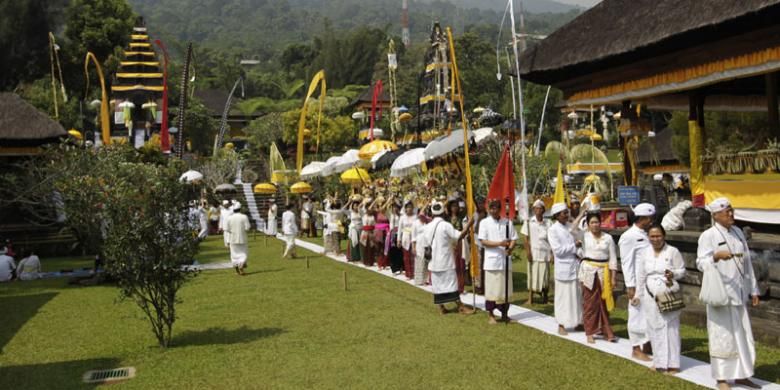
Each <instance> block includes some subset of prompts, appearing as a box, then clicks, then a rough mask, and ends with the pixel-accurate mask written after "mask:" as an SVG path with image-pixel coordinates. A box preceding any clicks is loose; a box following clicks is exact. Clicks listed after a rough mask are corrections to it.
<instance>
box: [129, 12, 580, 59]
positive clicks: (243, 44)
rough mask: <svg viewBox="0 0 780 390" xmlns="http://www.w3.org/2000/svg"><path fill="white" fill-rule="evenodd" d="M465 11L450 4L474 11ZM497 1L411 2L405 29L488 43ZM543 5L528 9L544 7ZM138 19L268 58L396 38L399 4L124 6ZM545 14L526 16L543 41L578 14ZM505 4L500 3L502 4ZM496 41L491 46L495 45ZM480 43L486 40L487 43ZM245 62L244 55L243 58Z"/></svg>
mask: <svg viewBox="0 0 780 390" xmlns="http://www.w3.org/2000/svg"><path fill="white" fill-rule="evenodd" d="M477 2H480V3H481V4H482V5H480V8H464V7H463V6H456V5H455V4H454V3H458V4H461V5H463V4H465V5H474V4H477ZM502 2H503V0H484V1H483V0H451V1H442V0H425V1H410V2H409V3H410V5H409V24H410V29H411V32H412V39H413V42H423V41H424V40H425V39H426V38H427V34H428V32H429V31H430V26H431V23H432V22H433V21H437V20H438V21H440V22H441V23H442V24H444V25H449V26H452V27H453V28H454V30H455V32H456V34H457V33H459V32H461V31H463V30H466V29H468V28H470V27H475V26H480V27H479V30H480V31H482V32H483V34H484V35H491V33H492V31H493V30H494V29H496V28H497V26H498V24H499V22H500V21H501V16H502V13H503V7H502V6H500V4H498V3H502ZM545 2H546V0H533V1H529V2H528V3H529V4H528V5H529V6H530V5H531V4H536V5H538V4H543V3H545ZM129 3H130V4H131V5H132V6H133V8H134V9H135V11H136V12H138V13H139V14H141V15H143V16H144V17H145V18H146V20H147V25H148V27H149V28H150V31H151V32H152V33H153V34H155V33H156V34H158V35H159V36H163V37H165V38H167V39H169V40H172V41H179V42H183V41H194V42H197V43H200V44H203V45H205V46H209V47H212V48H222V49H228V48H230V49H233V50H236V49H238V50H242V51H247V52H249V53H251V54H252V55H257V56H261V57H265V56H270V55H272V54H273V53H274V52H278V50H279V49H280V48H283V47H285V46H286V45H288V44H290V43H294V42H302V41H309V40H310V39H311V38H313V37H316V36H318V34H321V33H322V31H324V30H325V26H326V24H329V25H330V27H331V28H332V29H335V30H351V29H353V28H355V27H358V26H368V27H376V28H379V29H382V30H385V31H386V32H387V33H388V34H391V35H398V36H400V34H401V26H400V19H401V0H129ZM548 3H549V4H548V5H551V6H550V7H548V8H543V7H540V8H534V9H538V10H541V9H553V10H568V12H567V13H565V14H554V13H541V14H530V13H529V14H527V15H526V23H527V25H528V30H529V32H534V33H539V34H546V33H549V32H551V31H553V30H555V29H556V28H558V27H560V26H561V25H563V24H564V23H566V22H568V21H569V20H571V19H573V18H574V17H575V16H576V15H577V14H579V12H581V9H579V8H574V7H571V6H566V5H563V4H559V3H554V2H552V1H550V2H548ZM504 4H506V3H504ZM494 37H495V36H493V38H490V39H495V38H494ZM486 38H487V36H486ZM247 54H248V53H247Z"/></svg>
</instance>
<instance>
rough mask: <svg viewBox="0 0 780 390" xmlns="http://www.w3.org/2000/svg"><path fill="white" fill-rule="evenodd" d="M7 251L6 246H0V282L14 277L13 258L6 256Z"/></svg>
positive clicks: (8, 280) (14, 265)
mask: <svg viewBox="0 0 780 390" xmlns="http://www.w3.org/2000/svg"><path fill="white" fill-rule="evenodd" d="M7 253H8V251H7V249H6V247H5V246H0V283H2V282H10V281H11V279H13V278H14V270H16V263H15V262H14V258H13V257H11V256H8V255H7Z"/></svg>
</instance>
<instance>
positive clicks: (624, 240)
mask: <svg viewBox="0 0 780 390" xmlns="http://www.w3.org/2000/svg"><path fill="white" fill-rule="evenodd" d="M648 245H650V241H649V240H648V238H647V232H645V231H644V230H642V229H640V228H639V227H637V226H636V225H633V226H631V227H630V228H628V230H626V231H625V232H624V233H623V234H622V235H621V236H620V240H618V246H619V247H620V267H621V269H622V270H623V282H624V283H625V285H626V287H628V288H634V287H636V280H637V269H638V267H641V266H642V264H641V261H642V260H641V259H639V256H637V254H638V253H639V251H640V250H642V249H644V248H645V247H647V246H648Z"/></svg>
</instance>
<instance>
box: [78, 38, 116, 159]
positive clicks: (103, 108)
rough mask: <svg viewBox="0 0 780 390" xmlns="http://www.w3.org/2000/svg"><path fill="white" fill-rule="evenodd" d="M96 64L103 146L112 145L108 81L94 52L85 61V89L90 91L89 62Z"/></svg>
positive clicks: (88, 53)
mask: <svg viewBox="0 0 780 390" xmlns="http://www.w3.org/2000/svg"><path fill="white" fill-rule="evenodd" d="M90 60H92V63H94V64H95V68H96V69H97V74H98V79H99V80H100V130H101V134H102V141H103V145H109V144H110V143H111V128H110V127H109V119H108V94H107V93H106V80H105V79H104V78H103V70H102V69H101V68H100V62H98V60H97V58H96V57H95V55H94V54H92V52H87V56H86V58H85V59H84V75H85V77H86V79H87V86H86V88H85V89H84V91H85V93H86V91H89V70H88V69H89V61H90Z"/></svg>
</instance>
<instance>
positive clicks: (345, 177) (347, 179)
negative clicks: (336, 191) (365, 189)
mask: <svg viewBox="0 0 780 390" xmlns="http://www.w3.org/2000/svg"><path fill="white" fill-rule="evenodd" d="M341 182H342V183H344V184H353V185H359V184H364V183H370V182H371V177H370V176H369V175H368V172H367V171H366V170H365V169H363V168H352V169H348V170H346V171H344V173H342V174H341Z"/></svg>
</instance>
